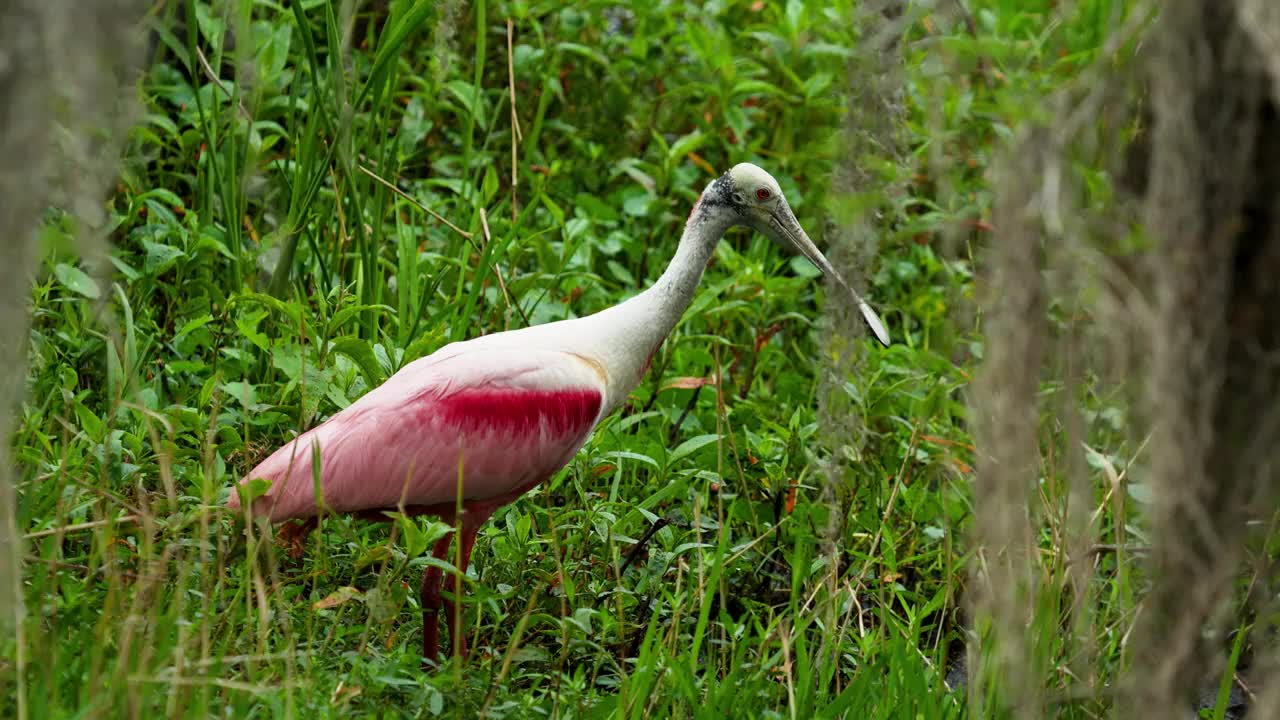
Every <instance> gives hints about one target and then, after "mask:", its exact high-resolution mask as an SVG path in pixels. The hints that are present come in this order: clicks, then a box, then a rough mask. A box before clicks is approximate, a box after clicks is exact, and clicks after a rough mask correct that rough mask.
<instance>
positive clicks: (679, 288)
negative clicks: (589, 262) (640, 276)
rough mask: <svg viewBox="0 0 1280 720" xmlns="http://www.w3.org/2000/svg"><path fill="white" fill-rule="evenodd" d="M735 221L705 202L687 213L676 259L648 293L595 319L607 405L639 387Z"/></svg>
mask: <svg viewBox="0 0 1280 720" xmlns="http://www.w3.org/2000/svg"><path fill="white" fill-rule="evenodd" d="M732 224H733V221H732V217H731V216H730V215H729V214H728V213H726V212H724V211H723V210H721V209H720V208H718V207H709V206H705V205H704V204H703V203H702V201H701V200H699V202H698V205H696V206H695V207H694V209H693V212H692V213H691V214H690V215H689V220H688V222H687V223H686V224H685V228H684V234H683V235H681V237H680V245H679V247H677V248H676V254H675V257H673V258H672V259H671V263H670V264H669V265H667V269H666V271H664V272H663V273H662V277H660V278H658V281H657V282H655V283H654V284H653V285H652V286H651V287H649V288H648V289H647V290H645V291H643V292H641V293H640V294H638V295H636V296H635V297H632V298H631V299H630V300H627V301H626V302H624V303H622V304H621V305H618V306H616V307H614V308H611V309H610V310H606V311H604V312H601V313H599V314H597V315H594V316H592V318H593V319H595V320H596V321H597V322H599V323H600V325H601V326H600V327H599V329H598V332H599V334H598V336H597V337H598V339H599V341H600V344H599V348H600V352H599V354H600V355H601V356H602V357H603V358H604V359H605V360H606V366H607V367H608V368H609V374H610V384H611V385H612V386H613V387H611V388H610V392H609V395H610V397H609V399H608V400H609V404H610V405H611V406H616V405H617V404H618V403H620V402H622V400H623V399H625V398H626V396H627V394H629V393H630V392H631V390H633V389H634V388H635V386H636V385H637V384H638V383H639V381H640V378H641V375H642V374H643V373H644V371H645V369H646V367H647V365H648V362H649V360H650V359H651V358H652V356H653V353H654V352H656V351H657V349H658V347H659V346H660V345H661V344H662V342H663V340H665V339H666V338H667V336H668V335H670V334H671V331H672V329H674V328H675V326H676V323H678V322H679V321H680V316H681V315H683V314H684V311H685V310H686V309H687V308H688V307H689V303H690V302H692V300H693V295H694V292H695V291H696V290H697V289H698V282H699V281H701V280H702V272H703V270H705V269H706V267H707V261H709V260H710V259H711V254H712V253H713V252H715V248H716V244H717V243H719V241H720V238H722V237H723V236H724V233H725V231H726V230H728V229H729V227H730V226H731V225H732Z"/></svg>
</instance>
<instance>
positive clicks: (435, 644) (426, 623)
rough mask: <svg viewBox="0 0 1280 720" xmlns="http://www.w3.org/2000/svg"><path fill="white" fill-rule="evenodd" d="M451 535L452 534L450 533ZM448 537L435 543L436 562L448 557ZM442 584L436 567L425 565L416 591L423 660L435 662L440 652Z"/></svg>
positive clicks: (432, 551)
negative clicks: (420, 623)
mask: <svg viewBox="0 0 1280 720" xmlns="http://www.w3.org/2000/svg"><path fill="white" fill-rule="evenodd" d="M450 535H452V533H450ZM450 535H445V536H444V537H442V538H440V539H439V540H437V541H436V544H435V547H434V548H432V550H431V556H432V557H434V558H435V559H436V560H444V559H445V558H447V557H448V556H449V541H450V540H451V539H452V538H451V537H450ZM443 584H444V577H443V572H442V571H441V569H440V567H439V566H437V565H427V569H426V570H425V571H423V573H422V586H421V587H420V588H419V589H418V604H419V605H421V606H422V657H423V660H424V661H425V660H430V661H431V662H433V663H434V662H435V661H436V656H437V655H438V654H439V650H440V623H439V622H438V615H439V613H440V589H441V586H442V585H443Z"/></svg>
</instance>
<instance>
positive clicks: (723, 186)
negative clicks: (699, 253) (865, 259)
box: [700, 163, 889, 346]
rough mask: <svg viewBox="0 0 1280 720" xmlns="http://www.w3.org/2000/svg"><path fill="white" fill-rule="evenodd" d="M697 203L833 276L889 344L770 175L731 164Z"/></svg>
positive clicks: (873, 314)
mask: <svg viewBox="0 0 1280 720" xmlns="http://www.w3.org/2000/svg"><path fill="white" fill-rule="evenodd" d="M700 204H701V205H702V206H704V208H705V209H706V210H708V211H710V212H715V213H720V214H722V215H723V216H724V218H725V220H726V221H727V223H728V224H731V225H742V226H745V227H749V228H752V229H755V230H757V231H759V232H760V233H762V234H764V235H765V236H767V237H769V238H770V239H772V240H773V241H774V242H776V243H778V244H779V245H782V246H784V247H790V248H794V249H795V250H796V251H797V252H799V253H800V254H801V255H804V256H805V257H806V258H808V259H809V261H810V262H812V263H813V264H814V265H815V266H817V268H818V269H819V270H821V271H822V274H824V275H826V276H828V277H831V278H834V279H835V281H836V282H837V283H838V284H839V285H840V286H841V287H843V288H844V289H845V290H846V291H848V292H849V293H850V294H851V295H852V296H853V299H854V302H855V303H856V304H857V305H858V309H859V310H860V311H861V312H862V317H863V319H865V320H866V322H867V326H868V327H870V328H871V331H872V332H873V333H875V336H876V339H877V340H879V341H880V342H881V343H883V344H884V345H885V346H888V345H889V333H888V331H887V330H885V327H884V323H883V322H881V321H880V316H879V315H877V314H876V312H875V310H873V309H871V306H870V305H868V304H867V303H866V301H864V300H863V299H862V297H861V296H859V295H858V293H857V292H856V291H855V290H854V289H853V288H852V287H850V286H849V284H848V283H847V282H845V280H844V278H843V277H841V276H840V273H838V272H836V269H835V268H834V267H832V266H831V263H830V262H829V261H828V260H827V258H826V257H825V256H824V255H823V254H822V252H821V251H819V250H818V248H817V246H816V245H814V244H813V241H812V240H810V239H809V235H808V234H807V233H805V231H804V229H803V228H801V227H800V221H798V220H796V216H795V213H793V212H792V211H791V205H789V204H788V203H787V198H786V197H785V196H783V194H782V188H780V187H778V181H777V180H774V179H773V176H772V175H770V174H769V173H767V172H765V171H764V170H763V169H761V168H760V167H759V166H757V165H752V164H751V163H739V164H737V165H734V166H733V169H732V170H730V171H729V172H727V173H725V174H724V175H722V176H721V177H719V178H718V179H717V180H716V181H715V182H713V183H712V184H711V186H710V187H708V188H707V191H706V192H704V193H703V195H702V199H701V200H700Z"/></svg>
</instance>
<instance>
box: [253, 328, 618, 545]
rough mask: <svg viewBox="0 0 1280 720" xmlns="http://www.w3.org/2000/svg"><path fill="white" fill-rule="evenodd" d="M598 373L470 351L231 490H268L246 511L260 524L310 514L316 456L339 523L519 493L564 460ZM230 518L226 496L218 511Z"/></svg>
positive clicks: (511, 353)
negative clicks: (346, 517) (253, 485)
mask: <svg viewBox="0 0 1280 720" xmlns="http://www.w3.org/2000/svg"><path fill="white" fill-rule="evenodd" d="M604 381H605V379H604V377H603V375H602V374H601V373H600V371H599V370H598V368H597V367H596V366H595V365H594V364H592V363H589V362H587V361H586V360H584V359H582V358H581V357H579V356H577V355H573V354H570V353H564V352H558V351H552V350H528V349H515V348H511V349H506V348H490V349H483V348H477V349H475V350H471V351H467V350H463V351H461V352H459V353H456V354H450V355H449V356H447V357H443V358H440V359H436V357H435V356H430V357H426V358H422V359H421V360H418V361H416V362H414V363H411V364H409V365H407V366H406V367H404V368H403V369H402V370H401V371H400V372H398V373H396V374H395V375H394V376H392V377H391V378H389V379H388V380H387V381H386V382H385V383H383V384H382V385H380V386H379V387H377V388H375V389H374V390H373V391H371V392H369V393H368V394H367V395H365V396H364V397H362V398H360V399H359V400H357V401H356V402H354V403H352V404H351V405H350V406H349V407H347V408H346V409H345V410H343V411H341V412H339V413H338V414H336V415H334V416H333V417H331V418H330V419H329V420H327V421H326V422H324V423H323V424H321V425H319V426H317V427H315V428H312V429H311V430H309V431H307V432H305V433H303V434H302V435H299V436H298V437H297V438H295V439H294V440H293V441H291V442H289V443H287V444H286V445H284V446H283V447H281V448H280V449H278V450H276V451H275V452H274V453H272V455H271V456H270V457H268V458H267V459H266V460H264V461H263V462H262V463H261V464H260V465H258V467H256V468H254V469H253V470H252V471H250V472H249V474H248V475H247V476H246V477H245V478H244V480H242V481H241V482H242V483H243V482H246V481H248V480H250V479H253V478H266V479H268V480H271V481H272V487H271V490H270V491H269V492H268V493H267V494H266V495H265V496H263V497H261V498H259V499H258V500H257V501H256V502H255V503H254V512H255V513H256V514H259V515H268V516H269V517H270V518H271V520H273V521H279V520H285V519H288V518H296V517H309V516H312V515H316V514H317V507H316V497H315V490H314V487H315V483H314V481H313V476H312V472H311V461H312V456H313V447H314V446H315V445H317V444H318V445H319V452H320V486H321V489H322V492H323V494H324V501H325V504H326V505H327V506H328V507H329V508H331V509H333V510H336V511H338V512H357V511H361V510H378V509H388V510H390V509H395V508H396V507H399V506H401V505H403V506H405V507H408V506H431V505H442V504H447V506H450V507H451V506H452V505H453V503H454V502H455V500H456V496H457V484H458V470H459V467H460V466H461V468H462V495H463V500H486V499H491V498H499V497H502V496H506V495H511V494H513V493H518V492H519V491H521V490H523V489H524V488H527V487H529V486H530V485H533V484H536V483H538V482H541V481H543V480H545V479H546V478H548V477H550V476H551V475H552V474H553V473H555V472H556V471H557V470H559V469H560V468H561V467H563V466H564V465H565V464H566V463H568V462H569V460H571V459H572V458H573V455H574V454H575V453H576V452H577V451H578V449H579V448H581V447H582V444H583V443H584V442H585V441H586V439H587V436H588V435H589V434H590V432H591V429H592V428H593V427H595V424H596V421H597V420H598V415H599V413H600V408H601V405H602V403H603V400H604V390H605V387H604ZM228 504H229V505H230V506H231V507H233V508H234V507H238V506H239V499H238V497H237V493H234V492H233V493H232V494H231V498H230V500H229V502H228Z"/></svg>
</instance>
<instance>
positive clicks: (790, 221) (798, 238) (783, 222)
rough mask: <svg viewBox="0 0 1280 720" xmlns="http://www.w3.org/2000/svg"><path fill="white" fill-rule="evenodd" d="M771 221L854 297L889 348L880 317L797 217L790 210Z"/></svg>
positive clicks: (771, 217) (820, 268) (872, 328)
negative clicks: (847, 280)
mask: <svg viewBox="0 0 1280 720" xmlns="http://www.w3.org/2000/svg"><path fill="white" fill-rule="evenodd" d="M770 219H771V221H772V223H773V226H774V229H775V230H776V232H777V234H779V235H781V236H782V237H783V238H785V239H786V241H787V242H788V243H790V244H791V246H792V247H794V248H795V249H796V250H798V251H800V254H801V255H804V256H805V257H806V258H808V259H809V262H811V263H813V264H814V265H815V266H816V267H817V268H818V269H819V270H821V271H822V274H823V275H827V276H829V277H832V278H835V281H836V282H837V283H839V284H840V287H843V288H844V289H845V290H847V291H848V292H849V294H850V295H852V296H853V301H854V302H855V303H857V304H858V310H860V311H862V319H863V320H866V321H867V326H868V327H870V328H871V332H872V333H874V334H875V336H876V339H877V340H879V341H880V344H882V345H884V346H885V347H889V331H888V330H886V329H885V326H884V323H883V322H882V321H881V320H880V316H879V315H877V314H876V311H875V310H873V309H871V306H870V305H868V304H867V301H866V300H863V299H862V296H861V295H859V294H858V291H857V290H854V289H853V288H852V287H850V286H849V283H847V282H845V280H844V278H843V277H841V276H840V273H838V272H836V269H835V268H834V267H832V266H831V263H830V262H829V261H828V260H827V258H826V256H824V255H823V254H822V251H820V250H818V246H816V245H814V244H813V241H812V240H810V239H809V235H808V234H807V233H805V231H804V228H802V227H800V223H799V221H797V220H796V219H795V215H793V214H792V213H791V212H790V209H789V208H788V209H786V210H785V211H784V212H781V213H777V212H775V213H770Z"/></svg>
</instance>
